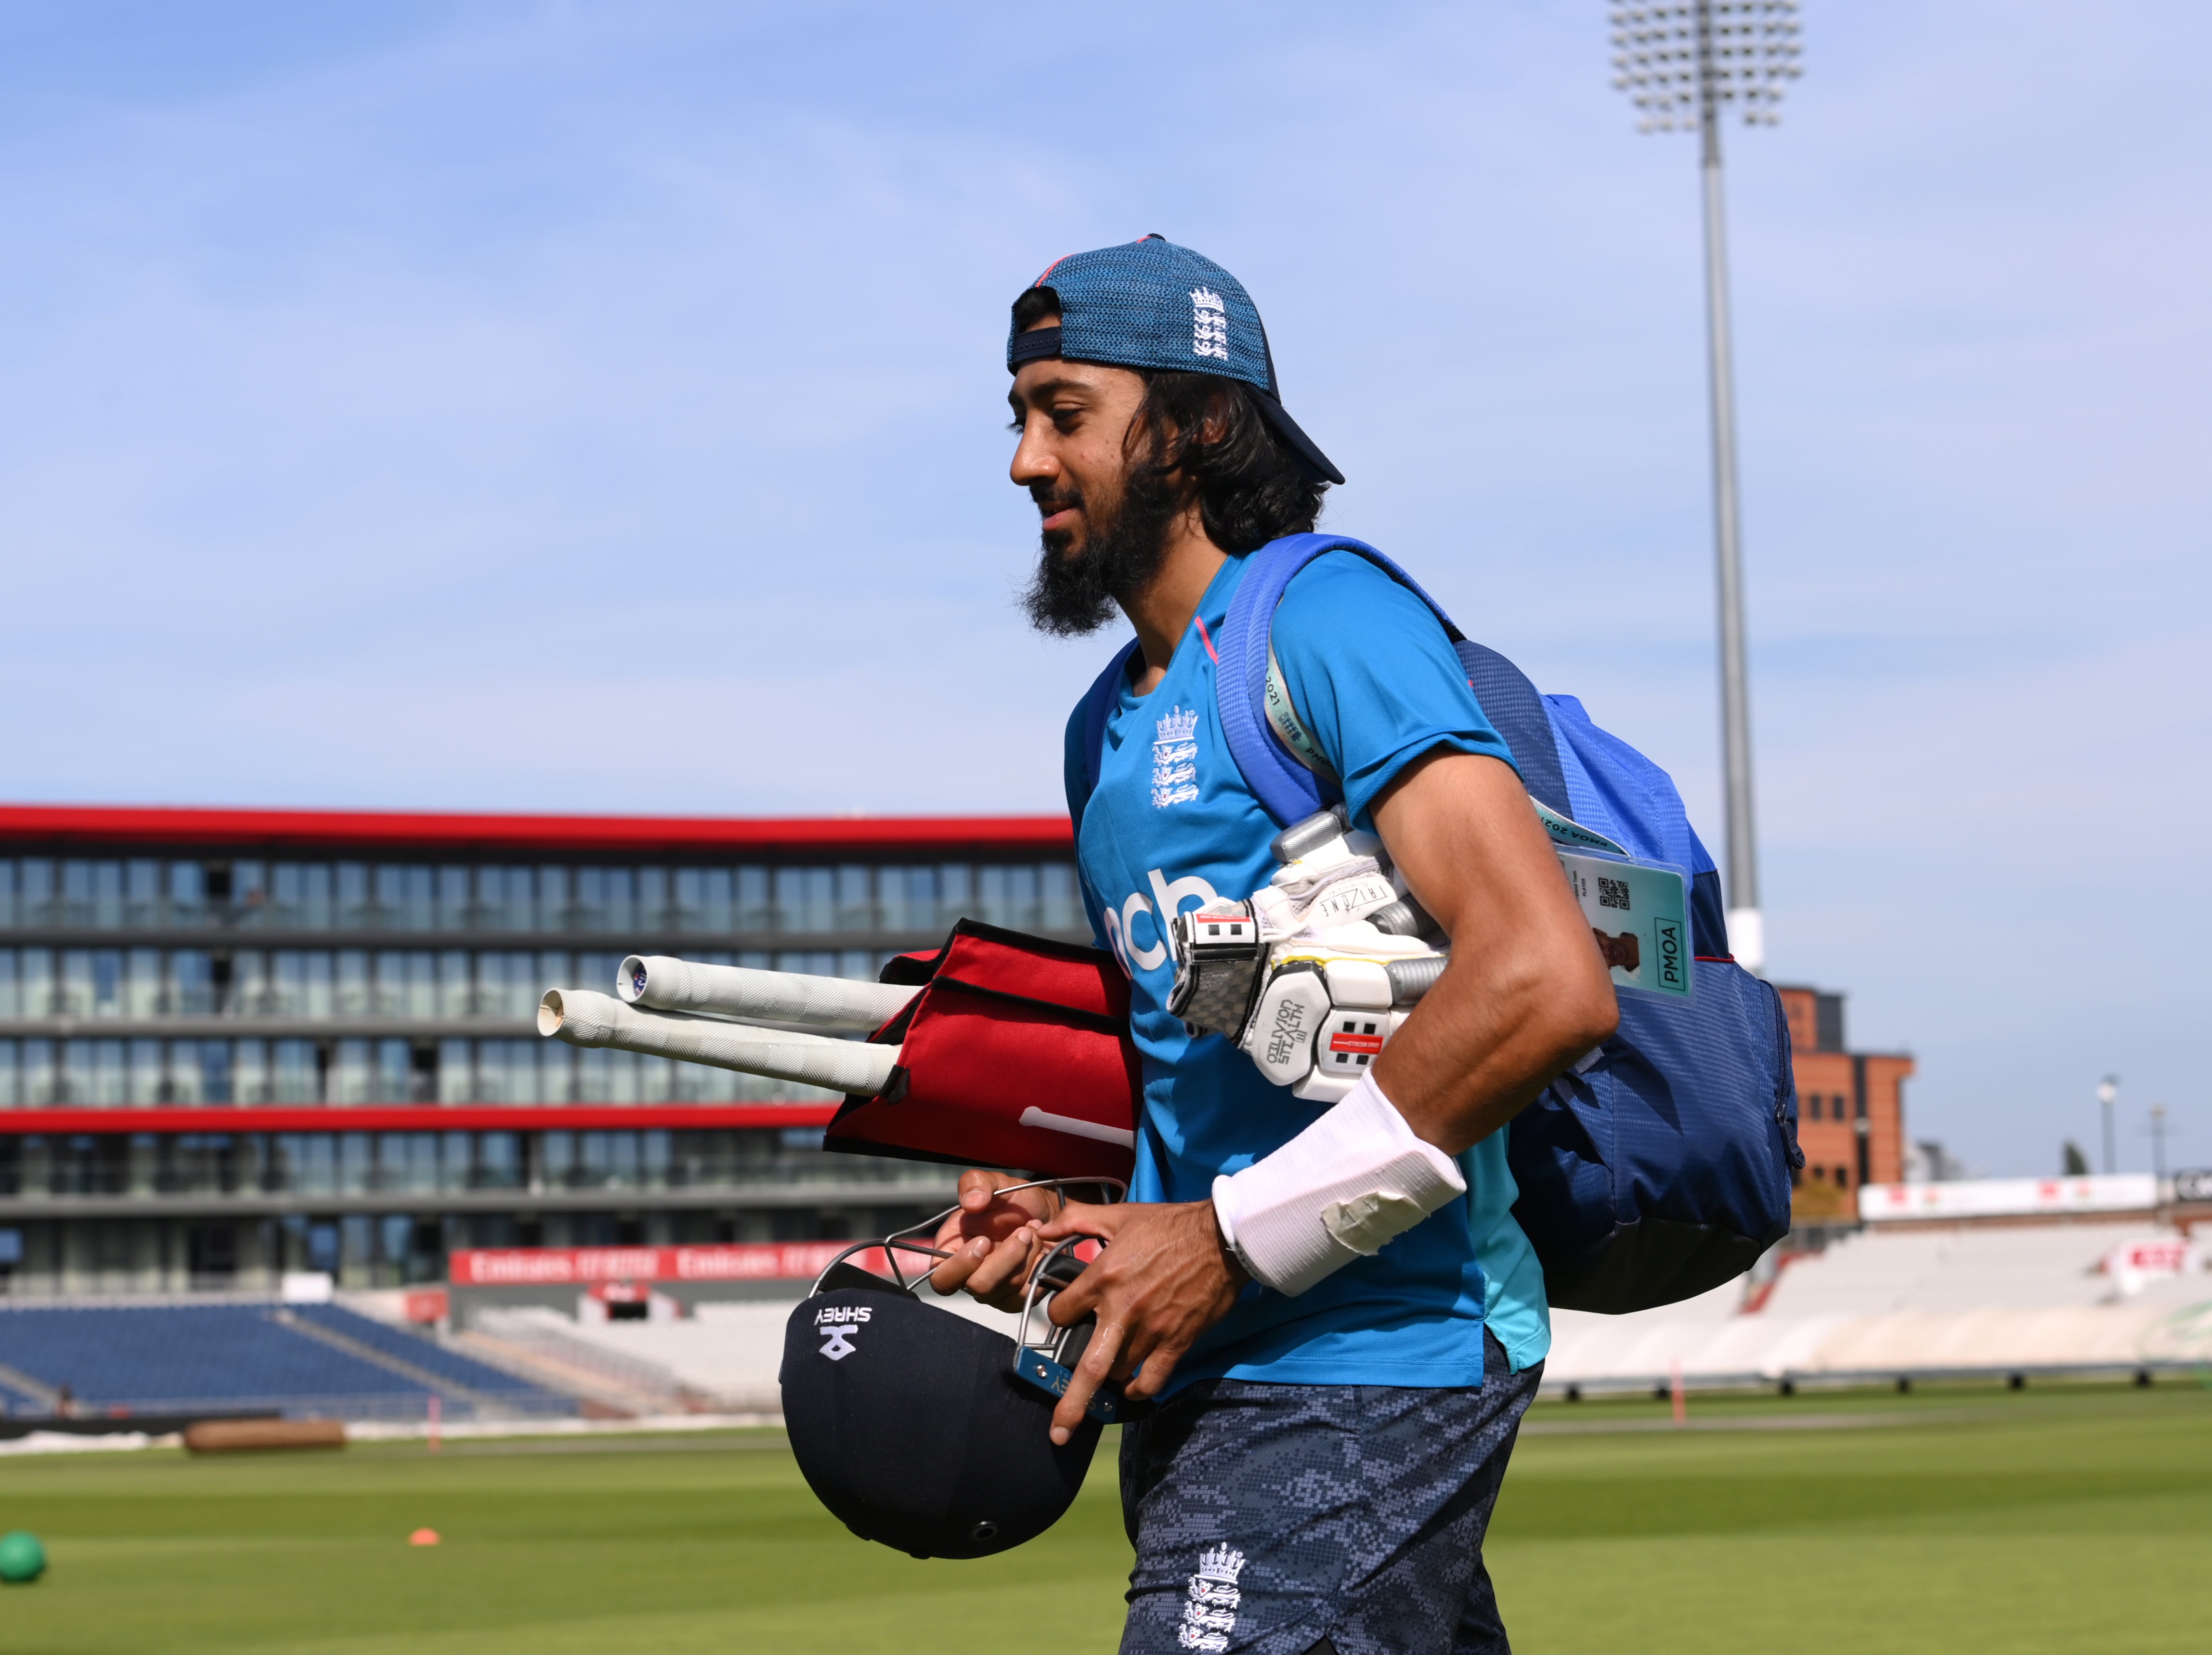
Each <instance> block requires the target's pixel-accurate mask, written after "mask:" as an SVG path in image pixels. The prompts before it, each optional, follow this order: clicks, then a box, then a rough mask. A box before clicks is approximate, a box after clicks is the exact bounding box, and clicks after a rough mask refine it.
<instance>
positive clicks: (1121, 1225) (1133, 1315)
mask: <svg viewBox="0 0 2212 1655" xmlns="http://www.w3.org/2000/svg"><path fill="white" fill-rule="evenodd" d="M1070 1236H1097V1237H1098V1238H1100V1239H1101V1240H1103V1241H1104V1242H1105V1243H1106V1244H1107V1246H1106V1250H1105V1251H1103V1253H1101V1254H1099V1256H1097V1258H1095V1259H1093V1260H1092V1261H1091V1263H1090V1265H1089V1266H1088V1267H1087V1268H1086V1269H1085V1270H1084V1272H1083V1274H1082V1275H1079V1276H1078V1277H1076V1278H1075V1282H1074V1285H1073V1286H1072V1287H1067V1288H1065V1289H1063V1290H1062V1291H1061V1292H1060V1293H1056V1294H1054V1297H1053V1299H1052V1304H1051V1310H1050V1314H1051V1317H1052V1319H1053V1320H1054V1322H1055V1323H1058V1324H1059V1325H1060V1326H1061V1327H1066V1326H1068V1325H1069V1324H1070V1323H1075V1322H1079V1321H1081V1320H1082V1319H1083V1317H1085V1316H1086V1315H1088V1314H1089V1313H1090V1312H1091V1311H1097V1313H1098V1330H1097V1332H1096V1333H1094V1334H1092V1335H1091V1343H1090V1346H1089V1348H1086V1349H1085V1351H1084V1353H1083V1356H1082V1359H1081V1360H1079V1361H1078V1362H1077V1363H1076V1365H1075V1373H1074V1377H1073V1378H1072V1379H1071V1380H1070V1381H1069V1383H1068V1387H1067V1394H1066V1395H1065V1396H1062V1397H1061V1398H1060V1405H1059V1406H1058V1407H1056V1408H1054V1409H1053V1410H1052V1439H1053V1441H1054V1442H1055V1443H1062V1444H1064V1443H1066V1441H1067V1439H1069V1438H1070V1437H1071V1436H1072V1435H1073V1434H1074V1431H1075V1427H1078V1426H1079V1425H1081V1424H1082V1423H1083V1415H1084V1410H1085V1409H1086V1408H1087V1407H1088V1406H1089V1405H1090V1402H1091V1396H1093V1395H1094V1394H1095V1393H1096V1392H1097V1389H1098V1387H1099V1386H1100V1385H1102V1384H1105V1383H1106V1381H1107V1380H1109V1379H1118V1380H1121V1381H1122V1382H1123V1390H1124V1394H1126V1395H1127V1396H1140V1397H1141V1396H1158V1394H1159V1392H1160V1390H1161V1388H1162V1387H1163V1386H1164V1385H1165V1384H1167V1382H1168V1376H1169V1375H1170V1374H1172V1373H1173V1372H1175V1368H1176V1363H1177V1362H1179V1361H1181V1360H1182V1358H1183V1355H1184V1353H1186V1352H1187V1351H1188V1350H1189V1349H1190V1347H1191V1344H1192V1342H1194V1340H1196V1339H1197V1337H1198V1336H1199V1335H1200V1334H1201V1333H1203V1332H1205V1331H1206V1329H1208V1328H1210V1327H1212V1325H1213V1324H1214V1323H1216V1322H1218V1321H1219V1320H1220V1319H1221V1318H1222V1317H1225V1316H1226V1315H1228V1314H1229V1311H1230V1307H1231V1305H1234V1304H1236V1302H1237V1293H1239V1292H1240V1291H1241V1290H1242V1289H1243V1286H1244V1283H1245V1281H1247V1280H1248V1279H1249V1278H1247V1277H1246V1275H1245V1274H1244V1271H1243V1267H1242V1266H1240V1265H1238V1264H1237V1262H1236V1261H1235V1260H1234V1259H1232V1258H1231V1257H1230V1256H1229V1254H1228V1253H1227V1251H1226V1250H1225V1249H1224V1248H1223V1247H1222V1244H1221V1230H1220V1227H1219V1226H1218V1225H1217V1224H1216V1223H1215V1222H1214V1218H1213V1203H1212V1202H1210V1201H1188V1202H1168V1203H1164V1204H1159V1203H1153V1202H1139V1203H1130V1202H1122V1203H1121V1204H1119V1205H1117V1206H1113V1207H1093V1206H1091V1205H1089V1204H1088V1203H1086V1202H1073V1201H1072V1202H1068V1203H1067V1206H1066V1210H1064V1211H1063V1212H1062V1213H1061V1214H1060V1216H1059V1217H1058V1218H1056V1219H1054V1220H1053V1221H1052V1222H1051V1223H1049V1224H1048V1225H1046V1226H1043V1228H1042V1229H1041V1230H1039V1231H1038V1232H1037V1238H1038V1241H1039V1244H1040V1245H1041V1246H1042V1247H1043V1248H1049V1247H1050V1246H1051V1245H1052V1244H1054V1242H1058V1241H1065V1240H1066V1239H1067V1238H1068V1237H1070ZM1139 1366H1141V1367H1142V1368H1143V1369H1144V1372H1141V1373H1138V1372H1136V1371H1137V1369H1138V1368H1139ZM1133 1374H1134V1375H1135V1377H1134V1378H1132V1377H1131V1376H1132V1375H1133Z"/></svg>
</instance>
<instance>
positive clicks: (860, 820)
mask: <svg viewBox="0 0 2212 1655" xmlns="http://www.w3.org/2000/svg"><path fill="white" fill-rule="evenodd" d="M30 843H43V844H57V845H83V846H88V847H90V846H97V845H173V846H180V847H181V846H210V847H213V846H220V847H222V848H225V849H257V850H307V849H332V848H337V847H348V846H350V847H357V848H361V849H380V850H386V851H391V850H399V849H417V850H423V851H436V850H443V851H467V850H475V851H489V852H513V851H598V852H629V853H638V854H659V855H669V854H675V853H685V852H688V853H691V854H698V853H701V852H706V851H716V850H727V851H743V850H757V851H773V850H779V849H791V850H804V851H808V852H816V853H821V852H829V851H841V850H842V851H884V850H900V849H928V850H931V851H945V850H951V849H970V850H1029V851H1034V850H1068V849H1073V846H1074V843H1075V835H1074V830H1073V827H1072V826H1071V825H1070V824H1069V822H1068V819H1067V818H1066V817H1065V816H833V817H822V816H791V817H773V816H722V817H717V816H500V815H481V814H444V813H437V812H426V811H340V810H233V809H209V808H201V807H195V806H139V805H0V846H6V845H11V844H14V845H21V844H30Z"/></svg>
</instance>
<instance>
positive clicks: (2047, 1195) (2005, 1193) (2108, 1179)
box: [1859, 1172, 2158, 1224]
mask: <svg viewBox="0 0 2212 1655" xmlns="http://www.w3.org/2000/svg"><path fill="white" fill-rule="evenodd" d="M2157 1205H2158V1180H2157V1179H2156V1178H2154V1177H2152V1176H2151V1175H2150V1174H2149V1173H2148V1172H2115V1173H2108V1174H2105V1175H2103V1176H2100V1177H2086V1178H1960V1179H1958V1180H1956V1181H1954V1182H1952V1183H1869V1184H1866V1185H1864V1186H1863V1187H1862V1188H1861V1189H1860V1190H1859V1217H1860V1218H1861V1219H1863V1220H1865V1221H1866V1222H1867V1223H1869V1224H1879V1223H1881V1222H1883V1221H1884V1220H1894V1219H1931V1218H2010V1217H2016V1216H2017V1217H2029V1216H2034V1215H2037V1214H2046V1213H2048V1214H2058V1213H2147V1212H2148V1211H2150V1210H2151V1209H2152V1208H2154V1207H2156V1206H2157Z"/></svg>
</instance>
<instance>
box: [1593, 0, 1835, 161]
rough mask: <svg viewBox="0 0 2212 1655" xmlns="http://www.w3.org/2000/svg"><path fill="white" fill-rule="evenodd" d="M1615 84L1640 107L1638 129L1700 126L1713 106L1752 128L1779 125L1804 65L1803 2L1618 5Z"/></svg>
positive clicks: (1698, 0) (1689, 0)
mask: <svg viewBox="0 0 2212 1655" xmlns="http://www.w3.org/2000/svg"><path fill="white" fill-rule="evenodd" d="M1612 11H1613V18H1612V21H1613V86H1614V88H1616V89H1618V90H1620V91H1622V92H1626V93H1627V94H1628V95H1629V98H1630V100H1631V101H1632V102H1633V103H1634V104H1635V105H1636V106H1637V108H1638V110H1639V111H1640V112H1641V119H1638V122H1637V123H1636V127H1637V131H1639V132H1678V131H1680V132H1687V131H1694V130H1695V129H1696V127H1697V125H1698V122H1699V117H1700V116H1701V115H1702V114H1703V113H1704V111H1705V107H1706V106H1711V109H1712V111H1713V113H1715V114H1716V115H1719V114H1721V113H1725V111H1726V110H1727V109H1728V108H1729V106H1735V107H1736V108H1739V109H1741V111H1742V113H1743V119H1744V122H1745V124H1746V125H1750V126H1773V125H1778V124H1779V123H1780V121H1781V119H1782V113H1781V108H1780V105H1781V102H1782V90H1783V88H1784V86H1786V85H1787V84H1788V83H1789V82H1791V81H1794V80H1796V78H1797V76H1799V75H1800V74H1802V72H1803V70H1802V68H1801V67H1800V66H1799V64H1798V57H1799V53H1800V47H1799V46H1798V40H1797V33H1798V24H1797V0H1673V3H1668V4H1662V5H1637V4H1633V3H1615V4H1614V5H1613V9H1612Z"/></svg>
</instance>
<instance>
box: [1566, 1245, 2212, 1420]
mask: <svg viewBox="0 0 2212 1655" xmlns="http://www.w3.org/2000/svg"><path fill="white" fill-rule="evenodd" d="M2170 1238H2171V1232H2163V1231H2160V1230H2158V1229H2156V1228H2155V1227H2154V1226H2149V1225H2146V1224H2144V1223H2142V1222H2140V1221H2137V1222H2134V1223H2126V1224H2050V1225H2003V1226H1959V1227H1954V1228H1948V1229H1933V1228H1930V1229H1918V1228H1915V1229H1909V1230H1895V1231H1886V1230H1881V1229H1869V1230H1865V1231H1862V1232H1858V1233H1857V1234H1855V1235H1850V1236H1847V1237H1844V1238H1841V1239H1839V1240H1838V1241H1836V1242H1834V1243H1832V1244H1830V1245H1829V1246H1828V1247H1827V1248H1826V1250H1824V1251H1820V1252H1816V1253H1806V1254H1801V1255H1798V1256H1796V1257H1795V1258H1792V1259H1785V1260H1784V1261H1783V1268H1782V1270H1781V1274H1780V1276H1779V1278H1778V1280H1776V1281H1773V1283H1772V1284H1771V1290H1770V1291H1768V1292H1766V1293H1764V1294H1763V1295H1762V1294H1760V1293H1757V1292H1756V1291H1754V1290H1753V1287H1752V1284H1751V1282H1750V1281H1748V1280H1745V1281H1737V1282H1732V1283H1729V1285H1728V1286H1726V1287H1720V1288H1717V1289H1716V1290H1714V1291H1713V1292H1712V1293H1707V1294H1705V1295H1703V1296H1702V1297H1701V1298H1699V1299H1692V1300H1689V1301H1688V1302H1686V1303H1684V1304H1680V1305H1665V1306H1662V1308H1660V1309H1658V1310H1653V1311H1641V1312H1639V1313H1638V1314H1636V1315H1633V1316H1591V1315H1587V1314H1583V1313H1579V1312H1577V1311H1554V1312H1553V1318H1552V1320H1553V1347H1552V1354H1551V1356H1550V1358H1549V1359H1548V1360H1547V1362H1546V1364H1545V1384H1546V1386H1547V1389H1549V1390H1554V1391H1557V1390H1564V1389H1566V1388H1568V1387H1574V1388H1576V1389H1577V1390H1634V1389H1643V1388H1647V1387H1651V1386H1655V1385H1662V1384H1667V1383H1668V1382H1669V1381H1670V1379H1671V1378H1672V1376H1673V1375H1674V1373H1676V1372H1680V1374H1681V1375H1682V1377H1683V1378H1684V1381H1685V1382H1686V1383H1687V1384H1699V1385H1725V1384H1775V1383H1780V1382H1792V1383H1795V1382H1801V1381H1802V1382H1811V1383H1818V1382H1821V1381H1824V1380H1825V1381H1831V1382H1842V1381H1852V1380H1865V1379H1869V1378H1873V1379H1882V1380H1887V1379H1893V1378H1912V1377H1915V1376H1923V1377H1933V1376H1938V1375H1952V1374H1972V1373H1990V1374H1997V1375H2014V1374H2018V1375H2021V1376H2025V1375H2027V1374H2030V1373H2065V1372H2112V1371H2125V1370H2129V1369H2136V1370H2137V1371H2142V1370H2144V1369H2150V1368H2157V1367H2192V1366H2200V1365H2203V1364H2206V1363H2212V1281H2208V1280H2207V1278H2206V1277H2205V1275H2203V1273H2202V1272H2201V1271H2199V1272H2196V1273H2193V1274H2191V1275H2181V1276H2174V1277H2170V1278H2166V1279H2165V1280H2160V1281H2151V1282H2149V1283H2148V1285H2145V1286H2143V1287H2142V1289H2141V1290H2140V1291H2139V1292H2136V1293H2122V1292H2121V1291H2120V1287H2119V1284H2118V1283H2117V1282H2115V1281H2113V1280H2112V1277H2110V1276H2108V1275H2105V1274H2104V1272H2103V1269H2102V1268H2101V1267H2102V1264H2103V1261H2104V1260H2105V1258H2106V1256H2107V1255H2108V1254H2110V1253H2111V1252H2112V1250H2113V1249H2114V1248H2116V1247H2118V1246H2119V1245H2120V1244H2123V1243H2125V1242H2132V1241H2146V1240H2153V1239H2170Z"/></svg>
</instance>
